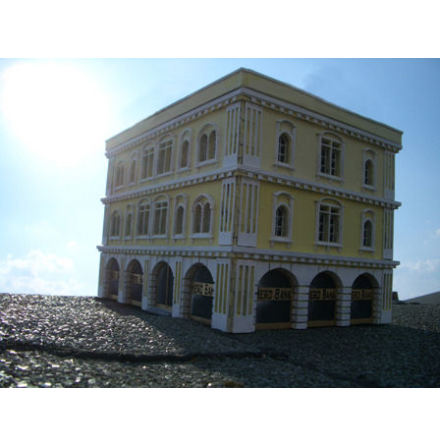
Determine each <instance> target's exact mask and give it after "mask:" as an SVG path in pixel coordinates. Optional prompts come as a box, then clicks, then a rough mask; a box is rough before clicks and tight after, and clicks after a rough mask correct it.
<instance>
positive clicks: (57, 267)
mask: <svg viewBox="0 0 440 446" xmlns="http://www.w3.org/2000/svg"><path fill="white" fill-rule="evenodd" d="M239 67H247V68H250V69H253V70H256V71H258V72H261V73H263V74H265V75H268V76H271V77H274V78H276V79H279V80H281V81H284V82H288V83H290V84H292V85H294V86H296V87H299V88H301V89H304V90H306V91H308V92H310V93H313V94H315V95H318V96H320V97H321V98H323V99H325V100H327V101H330V102H333V103H335V104H337V105H340V106H342V107H344V108H347V109H349V110H352V111H354V112H356V113H359V114H361V115H365V116H367V117H370V118H372V119H375V120H378V121H380V122H384V123H386V124H388V125H390V126H393V127H396V128H398V129H400V130H403V132H404V135H403V147H404V148H403V150H402V151H401V152H400V153H399V154H398V155H397V162H396V199H397V200H398V201H401V202H402V207H401V208H399V210H397V211H396V213H395V254H394V257H395V259H396V260H399V261H400V262H401V265H400V267H398V268H397V269H396V270H395V276H394V289H395V290H396V291H398V292H399V296H400V297H401V298H403V299H406V298H410V297H415V296H418V295H421V294H426V293H430V292H434V291H439V290H440V207H439V205H438V203H439V199H438V193H439V189H440V188H439V184H440V181H439V175H438V166H439V165H440V136H439V133H438V130H437V127H438V120H439V110H440V88H439V87H438V80H439V79H440V60H438V59H426V60H425V59H377V60H375V59H84V60H82V59H52V60H50V59H29V60H25V59H0V98H1V101H0V148H1V154H2V160H1V163H0V187H1V191H2V193H1V200H0V213H1V216H2V219H1V231H0V247H1V248H0V292H30V293H50V294H66V295H77V294H81V295H96V290H97V282H98V264H99V255H98V251H97V250H96V245H98V244H100V243H101V234H102V218H103V205H102V203H101V202H100V198H101V197H103V196H104V193H105V182H106V168H107V163H106V161H107V160H106V158H105V156H104V149H105V140H106V139H107V138H109V137H110V136H112V135H114V134H116V133H118V132H119V131H121V130H123V129H125V128H127V127H128V126H130V125H133V124H134V123H136V122H138V121H139V120H141V119H144V118H145V117H147V116H149V115H150V114H152V113H154V112H155V111H157V110H158V109H160V108H162V107H165V106H167V105H168V104H170V103H171V102H173V101H175V100H177V99H179V98H181V97H182V96H185V95H187V94H190V93H192V92H193V91H195V90H197V89H199V88H201V87H203V86H205V85H207V84H208V83H210V82H212V81H214V80H216V79H218V78H219V77H221V76H224V75H226V74H228V73H230V72H232V71H233V70H235V69H237V68H239Z"/></svg>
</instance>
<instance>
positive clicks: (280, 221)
mask: <svg viewBox="0 0 440 446" xmlns="http://www.w3.org/2000/svg"><path fill="white" fill-rule="evenodd" d="M287 216H288V211H287V209H286V207H285V206H279V207H278V208H277V210H276V213H275V234H274V235H275V236H276V237H287V220H288V217H287Z"/></svg>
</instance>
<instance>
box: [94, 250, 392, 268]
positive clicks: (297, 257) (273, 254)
mask: <svg viewBox="0 0 440 446" xmlns="http://www.w3.org/2000/svg"><path fill="white" fill-rule="evenodd" d="M97 249H98V250H99V251H100V252H102V253H105V254H114V255H118V254H119V255H145V256H147V255H148V256H169V257H176V256H182V257H193V256H194V257H197V258H199V257H206V258H237V257H238V258H245V259H248V260H263V261H269V262H271V263H272V262H273V263H277V262H290V263H303V264H310V265H332V266H339V267H343V266H346V267H358V268H379V269H383V268H395V267H396V266H398V265H399V264H400V262H397V261H393V260H367V259H362V258H356V257H338V256H331V255H320V254H306V253H301V252H291V251H274V250H268V249H256V248H246V247H238V246H232V247H231V246H228V247H224V246H210V247H209V248H208V247H206V246H194V247H179V248H176V247H174V246H173V247H169V246H154V247H146V246H124V247H121V246H102V245H100V246H97Z"/></svg>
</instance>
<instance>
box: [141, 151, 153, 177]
mask: <svg viewBox="0 0 440 446" xmlns="http://www.w3.org/2000/svg"><path fill="white" fill-rule="evenodd" d="M153 159H154V151H153V149H148V150H144V153H143V155H142V178H150V177H152V176H153Z"/></svg>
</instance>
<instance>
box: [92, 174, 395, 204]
mask: <svg viewBox="0 0 440 446" xmlns="http://www.w3.org/2000/svg"><path fill="white" fill-rule="evenodd" d="M240 174H244V175H246V176H247V177H248V178H252V179H255V180H260V181H267V182H269V183H276V184H283V185H285V186H287V187H293V188H295V189H299V190H311V191H313V192H318V193H322V194H326V195H330V196H336V197H340V198H345V199H347V200H352V201H357V202H361V203H368V204H371V205H374V206H381V207H387V208H391V209H397V208H398V207H399V206H400V205H401V203H400V202H398V201H395V200H387V199H384V198H376V197H374V198H373V197H371V196H370V195H365V194H361V193H359V192H353V191H350V190H348V189H342V188H336V187H332V186H328V185H325V184H322V183H318V182H314V181H308V180H304V179H300V178H295V177H292V176H291V175H290V176H289V175H284V174H282V173H276V174H275V173H274V172H271V171H266V170H262V169H258V168H254V167H244V166H243V167H240V168H237V169H234V170H232V171H231V169H230V168H229V167H223V168H220V169H217V170H215V171H212V172H208V173H199V174H195V175H192V176H188V177H186V178H182V179H178V180H171V181H169V182H167V183H164V184H159V185H151V186H144V187H143V188H142V189H140V190H137V191H130V192H125V193H122V194H114V195H110V196H107V197H105V198H101V202H102V203H103V204H111V203H115V202H118V201H122V200H129V199H133V198H141V197H146V196H148V195H149V194H152V193H159V192H165V191H171V190H174V189H180V188H182V187H186V186H193V185H196V184H202V183H206V182H210V181H218V180H223V179H224V178H226V177H227V176H237V175H240ZM151 179H152V178H151Z"/></svg>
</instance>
